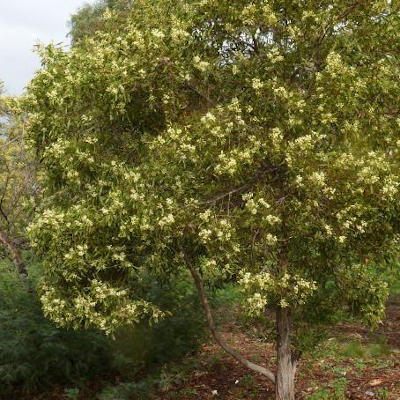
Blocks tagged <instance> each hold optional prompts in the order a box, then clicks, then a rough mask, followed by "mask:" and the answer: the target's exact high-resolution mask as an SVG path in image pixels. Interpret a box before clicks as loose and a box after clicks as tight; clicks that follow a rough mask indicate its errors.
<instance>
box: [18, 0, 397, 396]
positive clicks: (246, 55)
mask: <svg viewBox="0 0 400 400" xmlns="http://www.w3.org/2000/svg"><path fill="white" fill-rule="evenodd" d="M160 15H162V16H163V18H160ZM113 18H114V16H113V13H112V12H111V11H107V12H106V13H105V15H104V27H103V30H102V31H101V32H98V33H97V34H95V35H94V36H93V37H91V38H87V39H85V40H82V41H81V42H80V45H79V46H77V47H74V48H73V49H72V50H71V51H69V52H64V51H63V50H62V49H59V48H56V47H54V46H49V47H47V48H43V49H42V50H41V54H42V59H43V69H42V70H41V71H39V72H38V74H37V76H36V77H35V79H34V80H33V81H32V82H31V84H30V88H29V92H28V96H27V98H26V103H25V106H26V107H27V109H28V110H29V111H30V115H31V118H30V123H29V137H30V138H31V140H32V141H33V142H34V144H35V147H36V150H37V152H38V154H39V155H40V157H41V166H42V177H43V178H42V181H43V185H44V194H45V197H44V202H43V205H42V211H41V213H40V214H39V215H38V216H37V218H36V220H35V221H34V222H33V223H32V224H31V226H30V238H31V241H32V246H34V247H35V249H36V251H37V253H38V254H39V255H40V256H41V257H43V260H44V267H45V275H46V276H45V282H44V285H43V288H42V302H43V306H44V310H45V312H46V314H47V315H48V316H50V317H51V318H52V319H53V320H55V321H56V322H57V323H59V324H61V325H66V324H68V325H72V326H80V325H82V324H84V325H86V326H90V325H95V326H99V327H100V328H101V329H103V330H104V331H106V332H107V333H112V332H113V331H114V330H115V329H116V328H117V327H118V326H119V325H121V324H125V323H132V322H135V321H137V320H139V319H141V318H144V317H145V316H148V315H150V316H151V317H153V318H154V319H157V318H159V317H160V316H162V315H163V310H160V308H159V307H158V306H157V304H154V303H151V304H150V303H148V302H144V301H143V299H141V298H140V297H137V296H135V291H134V290H128V286H129V285H132V284H133V287H134V283H135V282H140V279H141V276H142V274H143V271H152V273H156V274H162V275H166V276H168V274H174V273H176V272H177V271H179V270H181V269H182V268H187V269H188V271H190V273H191V275H192V277H193V279H194V282H195V284H196V287H197V288H198V291H199V294H200V297H201V301H202V305H203V308H204V310H205V312H206V315H207V319H208V322H209V325H210V328H211V331H212V333H213V336H214V337H215V339H216V340H217V342H218V343H219V344H220V345H221V346H222V347H223V348H224V349H225V350H226V351H227V352H228V353H230V354H231V355H232V356H234V357H236V358H237V359H238V360H239V361H240V362H242V363H243V364H244V365H246V366H247V367H249V368H250V369H252V370H255V371H257V372H259V373H261V374H263V375H265V376H267V377H268V378H269V380H270V381H272V382H274V383H275V386H276V398H277V399H279V400H293V399H294V393H295V388H294V379H295V372H296V367H297V364H298V360H299V357H300V352H299V351H298V349H295V348H294V346H293V345H292V343H291V338H292V336H293V333H294V330H295V329H296V327H297V326H298V325H299V324H300V325H301V324H304V323H307V322H308V321H312V319H311V314H312V315H313V316H315V315H317V316H318V315H319V316H321V314H324V313H327V312H334V311H335V310H337V309H339V308H340V309H343V310H346V311H349V312H352V313H354V314H357V315H359V316H360V317H362V318H363V319H364V320H365V321H366V322H369V323H370V324H372V325H376V324H377V323H379V321H380V320H381V319H382V318H383V315H384V306H385V300H386V297H387V287H386V285H385V283H384V282H383V281H382V279H381V278H380V276H379V274H377V273H376V272H375V269H374V265H378V264H379V265H382V264H383V263H384V262H385V260H387V258H388V257H390V256H391V255H394V254H396V253H397V247H398V238H399V236H398V235H399V226H398V216H399V201H398V188H399V184H400V176H399V143H400V125H399V124H400V119H399V110H398V108H397V106H396V104H397V102H398V98H399V94H400V87H399V85H400V84H399V80H398V75H399V72H400V71H399V67H400V64H399V61H400V60H399V57H398V54H399V53H398V43H400V41H399V35H400V33H399V32H400V30H399V27H400V25H399V22H400V20H399V5H398V4H397V3H395V2H386V1H378V0H374V1H354V2H352V3H349V2H348V1H335V2H333V1H311V0H310V1H300V0H298V1H290V2H286V1H278V0H276V1H274V0H270V1H266V0H257V1H253V2H252V3H249V2H247V1H238V2H235V3H232V2H229V1H227V0H226V1H225V0H222V1H218V2H216V1H213V0H203V1H172V0H171V1H165V2H158V1H151V0H137V1H135V2H134V4H133V7H132V12H131V14H130V16H129V17H128V18H127V19H126V22H125V23H123V24H122V23H119V24H115V23H114V22H115V21H114V19H113ZM115 18H120V17H119V16H117V17H115ZM119 21H120V20H119ZM215 280H230V281H237V282H238V283H239V284H240V285H241V286H242V288H243V291H244V293H245V294H246V299H247V300H246V304H245V306H246V308H247V310H248V312H249V313H250V314H252V315H257V314H260V313H263V312H265V310H266V309H269V310H273V311H274V315H275V316H276V331H277V342H276V343H277V369H276V373H273V372H272V371H270V370H268V369H266V368H264V367H262V366H257V365H255V364H254V363H251V362H250V361H249V360H246V359H244V358H243V357H242V356H241V355H240V354H238V353H237V352H236V351H235V350H232V349H230V348H229V347H227V345H226V344H225V343H224V342H223V341H222V339H221V337H220V336H219V335H218V332H217V328H216V327H215V324H214V322H213V318H212V312H211V310H210V307H209V304H208V301H207V297H206V292H205V289H204V286H205V285H206V284H207V283H208V282H213V281H215ZM128 283H129V285H128ZM130 287H132V286H130Z"/></svg>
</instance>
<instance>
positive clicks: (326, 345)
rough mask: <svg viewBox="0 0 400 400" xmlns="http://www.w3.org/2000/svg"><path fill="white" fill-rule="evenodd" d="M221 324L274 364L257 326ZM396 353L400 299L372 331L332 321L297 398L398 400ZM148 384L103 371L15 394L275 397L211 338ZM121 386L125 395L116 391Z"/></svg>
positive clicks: (231, 338) (202, 399)
mask: <svg viewBox="0 0 400 400" xmlns="http://www.w3.org/2000/svg"><path fill="white" fill-rule="evenodd" d="M220 312H221V311H220ZM222 313H223V310H222ZM220 330H221V334H222V336H223V338H224V340H225V341H226V342H227V343H228V344H229V345H230V346H231V347H233V348H235V349H237V350H240V351H241V353H242V354H244V355H246V356H247V358H249V359H251V360H252V361H254V362H258V363H265V364H267V365H268V366H269V367H270V368H271V369H273V368H274V364H275V350H274V346H273V344H271V343H268V342H266V340H265V338H262V337H260V336H259V335H258V334H257V332H256V331H252V330H249V329H244V328H243V321H236V320H233V321H232V320H229V321H227V320H226V319H225V320H224V322H223V323H222V324H220ZM249 331H250V333H249ZM399 356H400V300H396V301H395V300H392V301H391V302H390V304H389V305H388V308H387V316H386V319H385V321H384V323H383V324H382V325H381V326H380V327H379V329H378V330H376V331H374V332H371V331H370V330H368V329H367V328H365V327H362V325H361V324H358V323H355V322H346V323H341V324H338V325H335V326H331V327H329V328H328V330H327V332H326V334H325V335H324V340H322V341H321V342H320V343H319V345H318V346H317V347H316V348H315V350H313V351H312V352H308V353H306V354H304V357H303V359H302V361H301V362H300V365H299V369H298V374H297V381H296V387H297V393H296V399H298V400H300V399H307V400H344V399H350V400H364V399H365V400H378V399H388V400H399V399H400V357H399ZM148 372H149V371H147V373H148ZM150 374H151V371H150ZM142 378H143V376H142ZM110 379H113V380H114V383H117V385H116V386H114V387H117V388H118V389H116V390H114V391H111V392H110V393H109V394H104V393H106V392H104V390H103V394H102V395H101V396H100V397H99V395H98V393H99V392H100V391H101V389H102V388H104V386H107V385H109V383H110ZM130 385H131V386H130ZM148 386H149V385H148V384H144V385H143V388H144V392H143V393H142V394H140V393H141V392H140V390H139V391H138V387H140V385H139V386H138V384H137V383H133V384H129V383H128V384H120V386H118V377H115V376H114V377H99V380H98V381H96V382H92V383H90V384H88V385H86V387H85V388H84V389H83V390H82V389H81V390H79V391H78V390H75V389H74V388H72V389H65V388H54V390H52V391H51V392H49V393H42V394H40V395H39V396H34V397H32V396H22V395H21V396H20V397H18V400H61V399H63V400H67V399H71V400H120V399H121V400H125V399H130V400H150V399H151V400H168V399H177V400H239V399H243V400H251V399H254V400H261V399H262V400H267V399H273V397H274V395H273V393H274V389H273V386H272V385H271V384H270V383H269V382H268V381H266V379H265V378H264V377H262V376H258V375H255V374H253V373H252V372H251V371H249V370H247V369H246V368H245V367H243V366H242V365H241V364H239V363H238V362H237V361H235V360H234V359H232V358H231V357H230V356H228V355H227V354H225V353H224V352H223V351H222V350H221V349H220V348H219V347H218V346H217V345H215V344H214V343H213V341H212V340H211V339H209V340H206V343H205V344H204V345H203V346H202V347H201V348H200V350H199V351H198V352H197V353H196V354H192V355H188V356H187V357H185V358H184V359H183V360H180V361H179V362H174V363H171V364H168V365H166V366H165V367H164V368H163V369H162V371H161V375H159V374H158V375H157V383H156V384H155V385H154V382H153V383H152V384H151V386H152V388H151V390H150V391H149V390H148ZM132 388H134V390H133V389H132ZM96 393H97V394H96ZM117 393H120V394H121V397H116V396H117V395H116V394H117Z"/></svg>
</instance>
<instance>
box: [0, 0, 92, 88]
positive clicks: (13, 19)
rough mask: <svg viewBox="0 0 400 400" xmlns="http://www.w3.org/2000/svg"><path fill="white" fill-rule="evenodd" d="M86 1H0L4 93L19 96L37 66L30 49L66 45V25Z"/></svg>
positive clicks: (0, 74)
mask: <svg viewBox="0 0 400 400" xmlns="http://www.w3.org/2000/svg"><path fill="white" fill-rule="evenodd" d="M90 2H92V1H88V0H0V80H2V81H4V84H5V89H6V92H7V93H9V94H13V95H18V94H21V93H22V92H23V90H24V87H25V86H26V84H27V83H28V82H29V80H30V79H31V78H32V76H33V73H34V72H35V71H36V70H37V69H38V68H39V67H40V63H39V59H38V57H37V56H36V54H34V53H33V51H32V50H33V46H34V45H35V44H36V43H38V42H39V41H40V42H43V43H49V42H51V41H54V43H59V42H64V43H66V44H68V43H69V39H68V38H67V37H66V35H67V33H68V27H67V22H68V20H69V17H70V15H71V14H73V13H74V12H75V11H76V10H77V9H78V8H79V7H81V6H82V5H83V4H85V3H90Z"/></svg>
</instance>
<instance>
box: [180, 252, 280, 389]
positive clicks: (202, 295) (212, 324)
mask: <svg viewBox="0 0 400 400" xmlns="http://www.w3.org/2000/svg"><path fill="white" fill-rule="evenodd" d="M183 254H184V258H185V264H186V266H187V268H188V269H189V270H190V273H191V275H192V277H193V280H194V283H195V285H196V288H197V291H198V292H199V296H200V301H201V305H202V307H203V310H204V313H205V314H206V317H207V323H208V326H209V328H210V331H211V334H212V336H213V337H214V339H215V341H216V342H217V343H218V345H219V346H221V347H222V348H223V349H224V351H225V352H226V353H228V354H229V355H231V356H232V357H233V358H235V359H236V360H237V361H239V362H240V363H241V364H243V365H244V366H245V367H247V368H249V369H251V370H252V371H255V372H257V373H259V374H261V375H263V376H265V377H267V378H268V379H269V380H270V381H271V382H272V383H275V375H274V374H273V373H272V372H271V371H270V370H268V369H266V368H264V367H262V366H260V365H257V364H254V363H253V362H251V361H249V360H247V359H246V358H244V357H243V356H242V355H241V354H239V353H238V352H237V351H236V350H234V349H232V348H230V347H229V346H228V345H227V344H226V343H225V342H224V341H223V340H222V338H221V336H220V335H219V333H218V332H217V329H216V326H215V322H214V318H213V316H212V313H211V308H210V305H209V303H208V299H207V295H206V291H205V289H204V285H203V281H202V279H201V277H200V275H199V273H198V272H197V270H196V269H195V268H194V267H193V265H192V262H191V260H190V259H189V257H188V256H187V254H186V253H185V252H184V253H183Z"/></svg>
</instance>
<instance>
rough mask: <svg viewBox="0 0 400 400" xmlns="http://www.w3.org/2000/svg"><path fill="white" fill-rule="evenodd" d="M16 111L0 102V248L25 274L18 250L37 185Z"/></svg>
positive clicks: (9, 102)
mask: <svg viewBox="0 0 400 400" xmlns="http://www.w3.org/2000/svg"><path fill="white" fill-rule="evenodd" d="M17 110H18V106H17V102H16V101H15V100H13V99H10V98H5V97H2V98H0V112H1V117H0V118H1V126H0V245H1V247H2V248H3V249H4V250H5V252H6V254H8V256H9V257H10V258H11V259H12V260H13V262H14V264H15V265H16V267H17V269H18V271H19V272H20V273H22V274H26V269H25V265H24V262H23V258H22V256H21V252H20V249H21V248H23V247H24V245H26V244H27V240H26V236H25V234H24V232H25V228H26V226H27V225H28V224H29V220H30V216H29V214H30V213H29V211H28V209H29V206H28V204H27V203H28V202H29V201H30V198H31V196H35V195H36V193H37V191H38V184H37V180H36V177H35V162H34V158H33V157H32V154H31V152H30V151H29V150H28V149H27V147H26V144H25V141H24V138H23V130H24V120H23V118H22V117H20V116H19V115H18V113H19V112H18V111H17Z"/></svg>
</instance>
